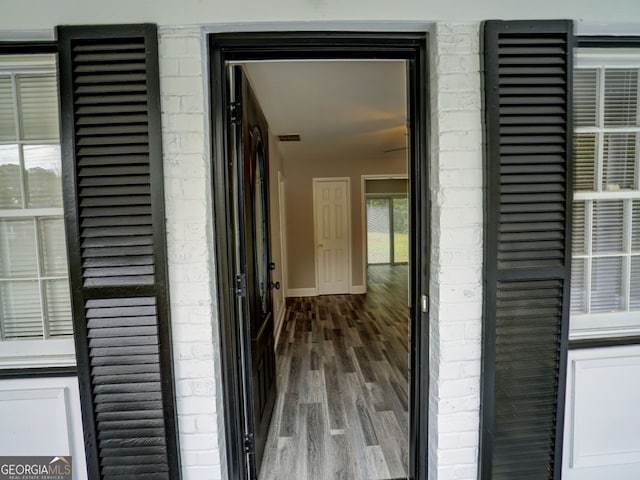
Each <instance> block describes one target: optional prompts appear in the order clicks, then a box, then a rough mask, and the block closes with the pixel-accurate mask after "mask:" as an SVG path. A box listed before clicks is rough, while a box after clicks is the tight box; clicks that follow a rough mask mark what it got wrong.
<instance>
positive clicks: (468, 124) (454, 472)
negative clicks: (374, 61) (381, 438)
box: [429, 23, 483, 480]
mask: <svg viewBox="0 0 640 480" xmlns="http://www.w3.org/2000/svg"><path fill="white" fill-rule="evenodd" d="M429 46H430V50H429V67H430V68H429V70H430V102H431V136H430V141H431V181H430V183H431V185H430V187H431V192H432V193H431V194H432V202H433V205H432V219H431V229H432V233H431V235H432V237H431V238H432V250H431V285H430V289H429V290H430V312H431V313H430V334H431V346H432V347H431V352H430V362H431V366H430V376H431V378H430V399H429V407H430V412H429V426H430V428H429V430H430V431H429V478H430V479H432V480H435V479H437V480H475V479H476V478H477V470H478V430H479V406H480V355H481V332H482V223H483V214H482V211H483V203H482V202H483V196H482V186H483V173H482V121H481V92H480V62H479V59H480V57H479V24H477V23H473V24H442V23H440V24H437V25H435V26H434V28H433V29H432V31H431V36H430V43H429Z"/></svg>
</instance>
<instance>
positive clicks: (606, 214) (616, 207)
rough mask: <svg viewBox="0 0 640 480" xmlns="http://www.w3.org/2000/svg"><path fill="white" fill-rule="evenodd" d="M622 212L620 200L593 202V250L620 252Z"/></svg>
mask: <svg viewBox="0 0 640 480" xmlns="http://www.w3.org/2000/svg"><path fill="white" fill-rule="evenodd" d="M623 212H624V209H623V202H622V201H621V200H616V201H599V202H593V251H594V252H596V253H617V252H622V240H623V236H622V232H623V224H622V220H623V217H624V213H623Z"/></svg>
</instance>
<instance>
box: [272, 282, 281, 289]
mask: <svg viewBox="0 0 640 480" xmlns="http://www.w3.org/2000/svg"><path fill="white" fill-rule="evenodd" d="M274 288H275V289H276V290H280V282H276V283H273V282H271V289H272V290H273V289H274Z"/></svg>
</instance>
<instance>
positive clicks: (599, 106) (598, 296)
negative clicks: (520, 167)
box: [571, 52, 640, 332]
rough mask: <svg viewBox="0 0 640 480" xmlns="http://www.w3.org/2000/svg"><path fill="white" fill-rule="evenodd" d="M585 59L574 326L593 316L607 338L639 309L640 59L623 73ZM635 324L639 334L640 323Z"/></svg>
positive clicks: (577, 78)
mask: <svg viewBox="0 0 640 480" xmlns="http://www.w3.org/2000/svg"><path fill="white" fill-rule="evenodd" d="M580 58H581V57H580V55H578V68H576V70H575V71H574V118H575V125H576V131H575V136H574V158H575V169H574V186H575V191H576V194H575V199H574V205H573V213H574V215H573V260H572V287H571V312H572V322H571V325H572V329H573V330H574V331H579V330H580V326H581V325H586V323H584V321H585V320H584V319H586V317H587V316H590V315H605V316H604V317H598V318H599V320H598V322H600V326H601V328H602V329H603V331H604V332H606V330H607V329H615V328H617V326H618V325H619V324H620V325H621V324H624V325H626V326H629V324H630V323H633V322H634V320H633V318H632V317H628V318H626V319H625V318H624V314H625V313H627V314H629V315H633V313H632V312H633V311H634V310H638V309H640V304H639V302H638V297H639V296H640V293H639V292H640V290H639V288H638V286H639V285H638V276H639V273H638V265H640V261H639V260H638V258H639V255H640V239H639V237H640V236H639V234H638V231H639V230H640V200H639V199H640V185H639V182H640V180H639V176H640V173H639V172H640V161H639V152H638V141H639V138H638V135H640V122H639V117H638V99H639V97H638V90H639V83H638V82H639V79H640V75H639V73H640V52H635V53H633V54H629V55H627V56H626V57H625V61H624V62H622V63H624V64H625V66H624V67H620V66H618V65H619V64H620V63H621V62H620V61H619V60H617V61H615V62H614V61H610V62H608V61H607V57H606V56H603V58H602V59H599V60H597V61H589V62H587V61H585V65H584V66H583V65H581V64H580ZM633 63H635V64H636V65H637V66H633V67H630V66H629V65H632V64H633ZM613 314H615V315H616V317H614V316H611V315H613ZM607 315H609V316H608V317H607ZM620 315H623V316H620ZM594 318H595V317H594ZM620 322H622V323H620ZM635 323H636V324H637V327H638V328H640V319H638V320H636V321H635ZM594 325H595V324H594V323H593V321H590V323H589V326H590V328H594Z"/></svg>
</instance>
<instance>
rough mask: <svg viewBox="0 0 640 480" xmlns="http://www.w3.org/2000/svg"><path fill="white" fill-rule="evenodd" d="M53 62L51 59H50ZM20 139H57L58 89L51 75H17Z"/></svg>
mask: <svg viewBox="0 0 640 480" xmlns="http://www.w3.org/2000/svg"><path fill="white" fill-rule="evenodd" d="M52 61H53V59H52ZM16 82H17V85H18V92H19V95H20V109H21V113H22V138H24V139H25V140H46V139H51V140H55V139H57V138H58V88H57V85H56V77H55V76H53V75H17V76H16Z"/></svg>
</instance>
